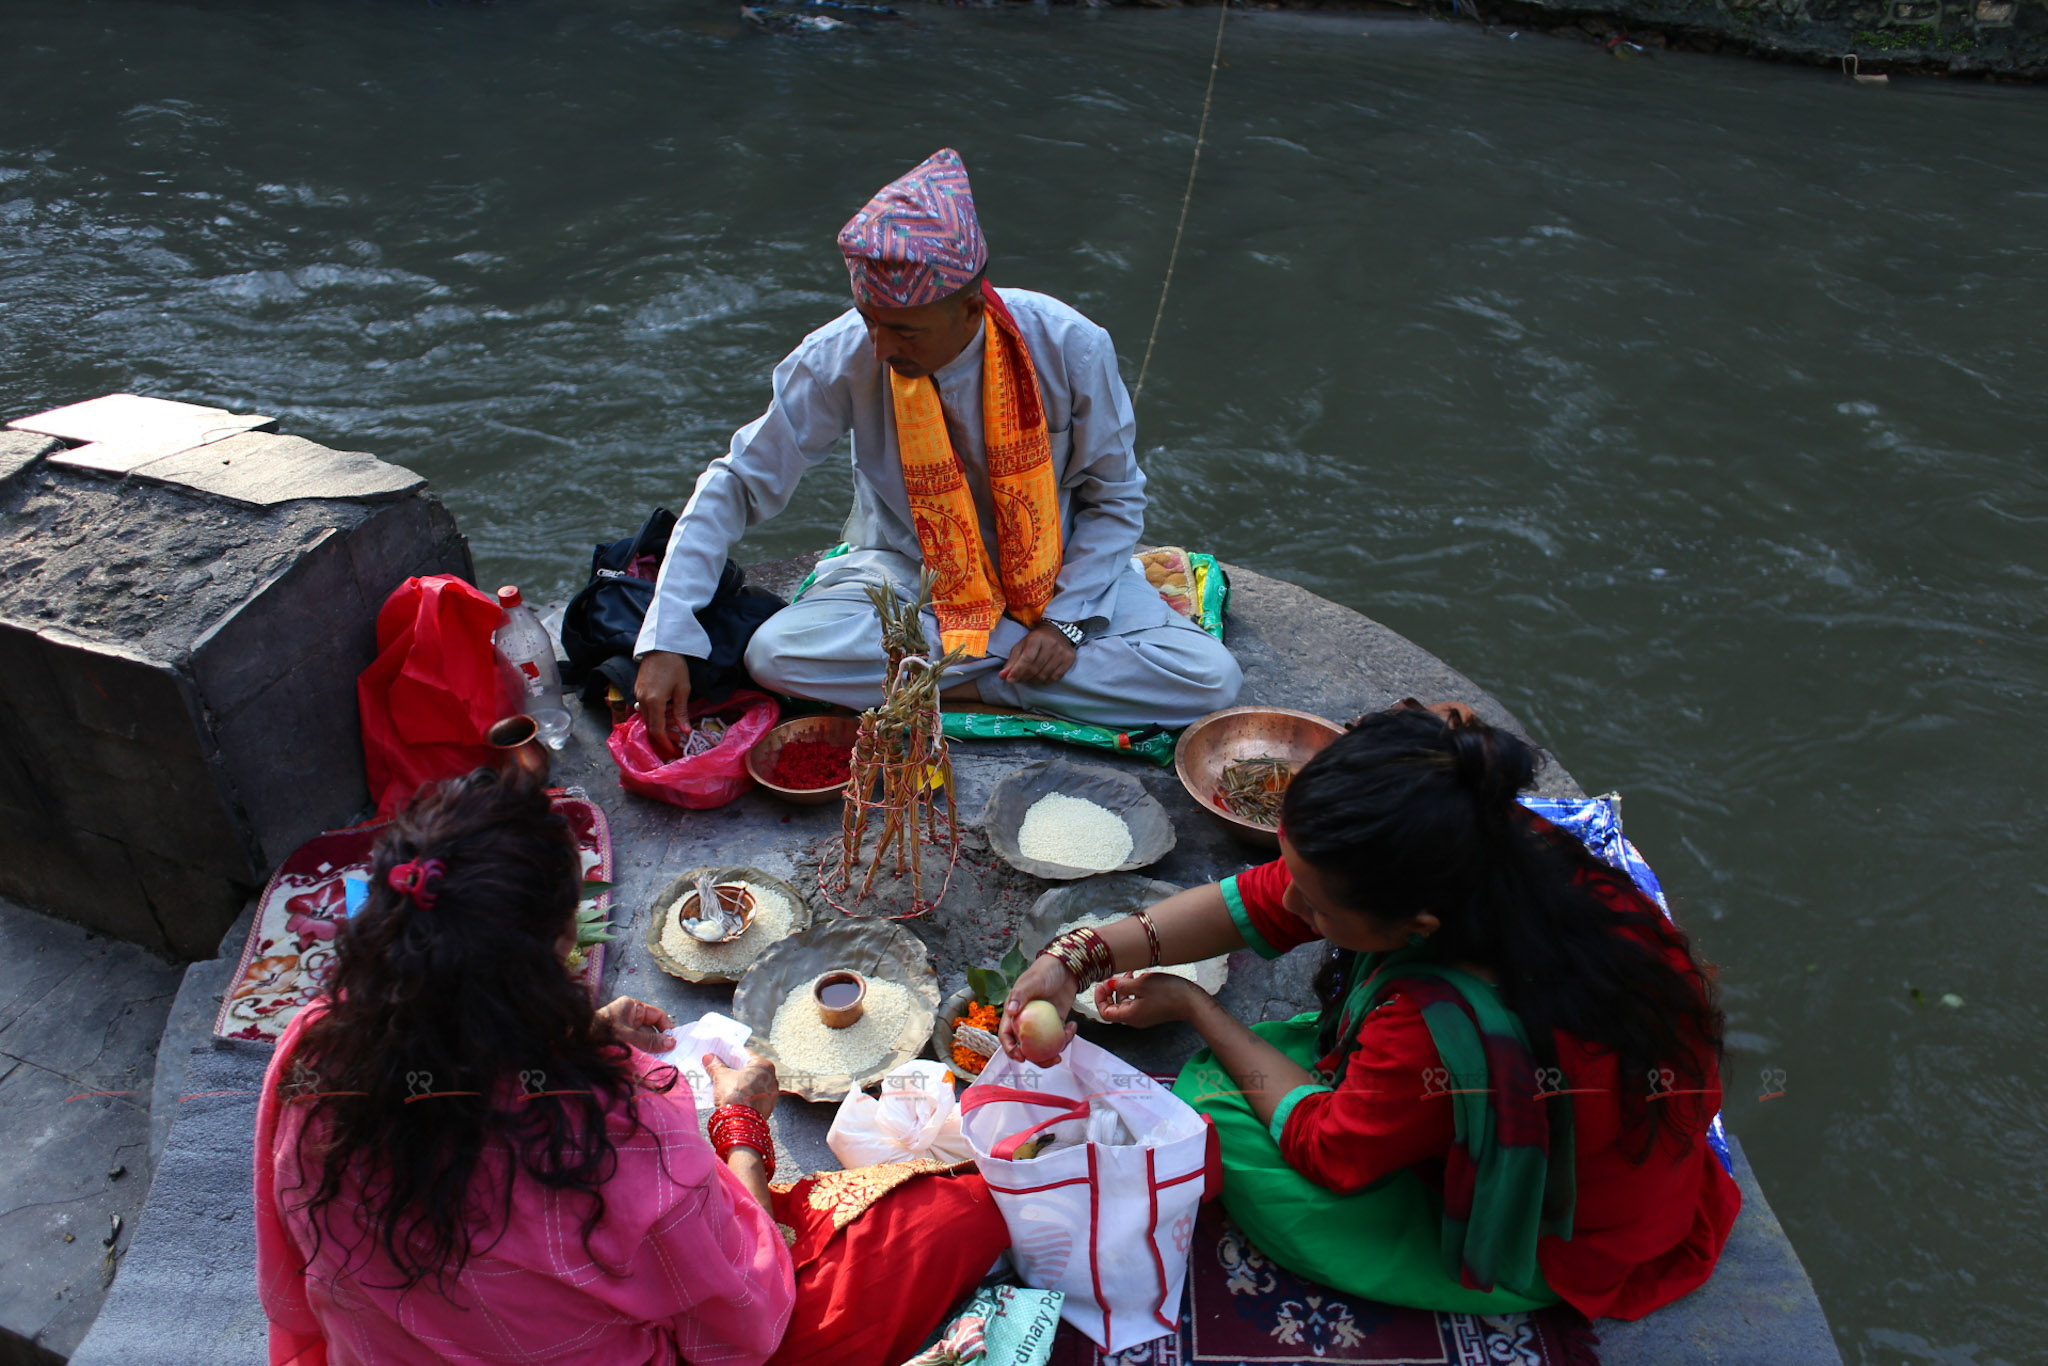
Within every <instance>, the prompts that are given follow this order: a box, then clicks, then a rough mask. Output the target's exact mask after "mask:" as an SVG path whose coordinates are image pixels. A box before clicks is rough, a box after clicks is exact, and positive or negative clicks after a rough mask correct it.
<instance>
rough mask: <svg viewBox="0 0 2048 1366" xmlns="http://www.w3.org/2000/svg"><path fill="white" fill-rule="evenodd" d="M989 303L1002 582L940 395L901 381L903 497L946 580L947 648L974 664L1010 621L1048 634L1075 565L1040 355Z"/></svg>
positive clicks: (990, 440) (937, 597)
mask: <svg viewBox="0 0 2048 1366" xmlns="http://www.w3.org/2000/svg"><path fill="white" fill-rule="evenodd" d="M981 293H982V298H983V299H984V300H986V301H987V311H986V312H985V313H984V315H983V324H982V325H983V328H984V330H985V331H984V336H985V345H984V347H983V354H982V368H981V420H982V430H983V434H984V440H985V441H986V443H987V445H988V477H989V487H990V492H991V494H992V495H993V497H994V499H995V511H996V553H997V555H998V556H1000V558H1001V561H1002V565H1001V570H1000V572H998V570H997V567H996V565H995V564H993V563H991V562H990V560H989V553H988V547H987V546H986V545H985V544H983V542H982V539H981V518H980V516H979V515H978V514H977V513H976V512H975V510H974V495H973V493H971V492H970V491H969V490H968V487H967V472H966V470H965V469H964V468H963V467H962V466H961V464H960V457H959V455H958V454H957V453H956V452H955V451H954V450H953V442H952V440H951V438H950V437H948V435H947V434H946V415H945V412H944V411H943V410H942V409H941V408H940V406H939V387H938V384H937V383H936V382H935V381H933V380H932V379H930V378H924V379H905V378H903V376H901V375H899V374H897V373H896V372H895V371H893V370H892V371H890V372H889V387H890V391H891V393H892V394H893V395H894V397H895V400H896V441H897V445H898V447H899V448H900V449H901V451H902V455H903V487H904V491H905V492H906V493H907V494H908V495H909V496H910V514H911V518H912V520H913V521H914V522H915V523H916V525H917V544H918V548H919V549H920V550H922V551H923V552H924V562H925V566H926V567H927V568H929V569H930V570H931V571H932V573H933V574H934V575H936V576H937V582H936V583H935V584H934V586H933V588H932V609H933V611H935V612H936V613H937V614H938V618H939V643H940V647H941V648H942V649H948V650H950V649H952V648H954V647H955V646H961V647H964V648H965V649H966V651H967V653H968V654H969V655H971V656H981V655H985V654H987V653H988V637H989V632H990V631H992V630H994V629H995V625H996V623H997V622H998V621H1001V620H1002V618H1003V614H1004V613H1005V612H1008V613H1009V614H1010V615H1011V616H1013V617H1015V618H1017V620H1019V621H1021V622H1023V623H1024V624H1025V625H1026V626H1036V625H1037V624H1038V621H1039V618H1040V617H1042V616H1043V615H1044V613H1045V605H1046V604H1047V603H1048V602H1051V601H1052V594H1053V585H1054V583H1055V581H1056V580H1057V579H1058V578H1059V573H1060V565H1061V563H1062V561H1063V560H1064V558H1065V548H1064V547H1063V545H1062V544H1061V538H1060V500H1059V484H1058V481H1057V480H1056V479H1055V478H1054V475H1053V468H1052V438H1051V437H1050V436H1049V435H1048V434H1047V432H1046V426H1045V407H1044V405H1043V404H1041V403H1040V402H1039V398H1038V374H1037V372H1036V371H1035V370H1034V369H1033V368H1032V365H1031V351H1030V349H1029V348H1028V347H1026V346H1025V344H1024V338H1023V336H1022V335H1021V334H1020V333H1019V332H1018V331H1017V323H1016V320H1015V319H1013V318H1012V317H1011V316H1010V310H1009V309H1007V308H1005V307H1004V306H1003V301H1002V300H1001V299H1000V298H998V297H997V296H996V292H995V290H993V289H991V288H990V287H989V285H988V282H987V281H985V280H984V281H983V282H982V286H981Z"/></svg>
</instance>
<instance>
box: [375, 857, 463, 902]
mask: <svg viewBox="0 0 2048 1366" xmlns="http://www.w3.org/2000/svg"><path fill="white" fill-rule="evenodd" d="M447 871H448V865H447V864H445V863H443V862H441V860H439V859H437V858H429V859H407V860H406V861H405V862H403V863H399V864H394V865H393V866H392V869H391V871H390V872H388V873H386V874H385V875H384V880H385V881H386V882H388V883H390V884H391V890H392V891H394V892H397V893H398V894H399V895H400V896H409V897H411V898H412V900H413V904H414V905H416V906H418V907H419V908H420V909H421V910H423V911H431V910H433V909H434V902H435V900H436V899H437V898H438V897H439V896H440V893H438V892H436V891H435V890H434V884H435V883H437V882H439V881H440V880H441V876H442V874H444V873H446V872H447Z"/></svg>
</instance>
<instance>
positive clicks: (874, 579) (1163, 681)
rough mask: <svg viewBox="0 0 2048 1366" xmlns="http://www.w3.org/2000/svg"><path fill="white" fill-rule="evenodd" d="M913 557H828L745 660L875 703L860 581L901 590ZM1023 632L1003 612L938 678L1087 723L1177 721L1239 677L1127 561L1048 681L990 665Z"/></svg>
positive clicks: (1220, 698)
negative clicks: (1109, 606) (1062, 673)
mask: <svg viewBox="0 0 2048 1366" xmlns="http://www.w3.org/2000/svg"><path fill="white" fill-rule="evenodd" d="M918 569H919V566H918V564H917V562H916V561H915V560H912V559H911V558H909V557H908V556H905V555H898V554H896V553H895V552H894V551H888V550H856V551H852V552H850V553H848V554H846V555H841V556H838V557H836V558H834V559H831V560H827V561H826V562H825V565H824V568H823V569H822V570H821V571H820V572H819V575H818V580H817V582H816V583H814V584H812V585H811V589H810V591H809V592H807V593H805V594H804V596H803V599H802V600H801V601H799V602H797V603H794V604H792V605H791V606H789V607H787V608H784V609H783V610H782V611H780V612H777V613H776V614H775V615H774V616H772V617H770V618H768V620H767V621H766V622H764V623H762V626H761V629H760V630H759V631H757V632H755V634H754V639H753V642H752V643H751V644H750V645H748V646H747V671H748V672H749V673H751V674H753V676H754V677H755V679H757V680H758V681H759V682H760V683H762V684H763V685H764V686H766V687H769V688H773V689H774V690H775V691H777V692H781V693H787V694H789V695H790V696H792V697H808V698H813V699H816V700H817V701H820V702H833V703H837V704H838V705H840V706H844V707H853V708H857V709H858V708H866V707H872V706H874V705H875V704H876V703H877V702H879V701H881V697H882V667H883V663H884V660H883V657H882V628H881V625H880V623H879V622H877V621H876V620H875V609H874V606H873V604H871V603H870V602H869V601H868V597H867V586H868V585H869V584H871V583H889V584H892V585H894V587H895V589H896V592H897V594H898V595H899V596H900V597H902V598H905V599H909V598H911V597H913V596H914V595H915V594H916V592H917V576H918ZM924 629H925V635H926V638H927V639H929V640H930V641H931V642H932V644H933V647H934V649H936V648H937V644H938V639H939V626H938V622H937V620H936V619H935V618H934V617H933V616H932V614H931V613H930V612H927V613H925V618H924ZM1024 635H1025V628H1024V626H1023V625H1021V624H1020V623H1018V622H1016V621H1012V620H1011V619H1010V618H1008V617H1005V618H1003V620H1002V621H1001V622H1000V623H999V624H998V625H997V626H996V629H995V631H994V632H993V633H992V634H991V635H990V637H989V652H988V654H987V655H986V656H984V657H983V658H981V659H970V660H967V661H965V662H963V663H962V664H960V665H958V666H957V667H956V668H954V669H953V670H951V671H949V672H948V673H947V674H946V677H945V685H946V686H948V687H950V686H952V685H953V684H956V683H965V682H968V681H972V682H973V683H975V684H976V686H977V687H978V688H979V689H980V692H981V699H982V701H984V702H988V703H991V704H993V705H996V706H1001V707H1012V708H1016V709H1018V710H1020V711H1037V712H1047V713H1050V714H1052V715H1054V716H1062V717H1066V718H1067V719H1069V720H1073V721H1087V722H1091V723H1093V724H1095V725H1102V726H1117V727H1131V726H1144V725H1160V726H1169V727H1179V726H1185V725H1187V724H1188V723H1189V722H1191V721H1193V720H1194V719H1195V718H1196V717H1199V716H1202V715H1205V714H1206V713H1208V712H1212V711H1216V710H1218V709H1220V708H1223V707H1227V706H1229V705H1230V704H1231V703H1232V702H1234V701H1236V700H1237V690H1238V688H1239V686H1240V685H1241V684H1242V683H1243V682H1244V675H1243V673H1242V672H1241V671H1240V670H1239V669H1238V666H1237V661H1236V660H1235V659H1233V658H1232V657H1231V654H1230V651H1229V650H1227V649H1225V648H1224V646H1223V644H1222V643H1221V642H1220V641H1218V640H1216V639H1215V638H1214V637H1213V636H1211V635H1209V634H1208V633H1207V632H1206V631H1204V630H1202V628H1201V627H1199V626H1197V625H1195V624H1194V623H1193V622H1191V621H1189V620H1188V619H1187V618H1185V617H1183V616H1181V615H1180V614H1179V613H1177V612H1175V611H1174V610H1173V609H1172V608H1170V607H1168V606H1167V605H1166V603H1165V601H1164V600H1162V599H1161V598H1160V596H1159V593H1158V591H1157V590H1156V589H1154V588H1153V587H1152V585H1151V584H1150V583H1147V582H1146V580H1145V576H1144V575H1143V574H1142V573H1140V572H1139V571H1138V570H1136V569H1135V568H1126V569H1125V571H1124V576H1123V578H1122V579H1120V580H1119V581H1118V583H1117V596H1116V610H1115V612H1114V614H1113V615H1112V616H1111V618H1110V621H1109V628H1108V630H1106V631H1103V632H1101V633H1099V634H1093V635H1091V636H1089V638H1088V639H1087V640H1086V641H1085V642H1083V643H1082V645H1081V647H1080V649H1078V650H1077V651H1075V654H1074V667H1073V668H1071V669H1069V670H1068V671H1067V675H1066V677H1064V678H1062V679H1060V680H1059V681H1058V682H1057V683H1051V684H1048V685H1046V686H1043V687H1031V686H1027V685H1025V684H1021V683H1009V682H1005V681H1004V680H1002V679H1001V678H999V677H997V676H996V673H997V670H999V669H1001V668H1002V667H1003V663H1004V661H1005V660H1007V659H1008V658H1009V655H1010V651H1011V650H1013V649H1015V648H1016V647H1017V644H1018V642H1019V641H1021V640H1023V638H1024Z"/></svg>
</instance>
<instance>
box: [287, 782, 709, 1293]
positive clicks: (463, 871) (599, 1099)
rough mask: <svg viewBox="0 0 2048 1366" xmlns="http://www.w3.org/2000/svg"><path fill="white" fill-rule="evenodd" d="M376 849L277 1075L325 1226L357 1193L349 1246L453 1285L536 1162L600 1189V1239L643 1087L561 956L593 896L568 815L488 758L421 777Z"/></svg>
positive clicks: (418, 1276) (540, 1175)
mask: <svg viewBox="0 0 2048 1366" xmlns="http://www.w3.org/2000/svg"><path fill="white" fill-rule="evenodd" d="M374 858H375V863H374V870H373V873H372V876H371V880H370V897H369V901H368V903H367V904H366V905H365V906H364V907H363V908H362V910H361V911H360V912H358V913H357V915H356V916H355V918H353V919H352V920H349V921H348V922H346V924H345V925H344V926H343V928H342V930H341V932H340V934H339V935H338V936H337V938H336V941H335V948H336V966H335V972H334V976H333V978H332V979H331V981H330V982H329V983H328V987H327V997H328V1002H327V1009H326V1011H325V1012H324V1013H323V1014H321V1015H320V1016H319V1018H317V1019H316V1020H314V1021H313V1022H312V1023H311V1024H310V1025H308V1026H307V1028H306V1030H305V1032H304V1034H303V1035H301V1037H300V1039H299V1043H298V1047H297V1050H296V1053H295V1056H294V1065H293V1066H292V1068H291V1069H290V1071H289V1074H288V1075H287V1077H286V1078H285V1081H284V1086H283V1090H282V1097H283V1099H284V1100H285V1101H286V1102H287V1103H292V1104H303V1105H306V1106H309V1107H311V1109H312V1113H311V1114H309V1115H308V1116H307V1120H306V1124H305V1126H304V1127H303V1129H302V1130H301V1131H300V1137H299V1157H300V1161H301V1165H302V1170H303V1171H305V1172H306V1173H307V1174H308V1175H307V1182H308V1183H311V1182H312V1181H313V1180H314V1177H313V1175H312V1174H313V1173H317V1174H318V1176H317V1184H316V1185H315V1187H314V1190H313V1192H312V1194H311V1196H310V1197H309V1198H307V1199H306V1201H305V1208H306V1209H307V1211H308V1213H309V1215H310V1216H311V1222H312V1224H313V1226H314V1229H315V1233H316V1237H321V1236H333V1235H334V1233H335V1228H336V1221H335V1220H333V1219H330V1218H323V1217H322V1215H323V1212H325V1211H326V1210H327V1209H328V1207H329V1206H330V1205H332V1204H333V1203H334V1202H335V1200H336V1199H337V1198H338V1197H340V1196H341V1195H342V1194H343V1192H344V1190H348V1192H349V1198H350V1199H351V1200H352V1201H353V1202H355V1203H356V1204H357V1206H358V1209H357V1218H359V1219H360V1221H361V1224H362V1227H363V1228H365V1229H366V1230H368V1231H369V1234H370V1238H371V1241H372V1242H373V1243H374V1248H360V1247H358V1246H351V1247H350V1248H349V1249H348V1257H349V1259H351V1260H352V1259H353V1257H354V1255H355V1253H356V1252H357V1251H359V1250H360V1251H364V1252H365V1254H366V1259H367V1257H368V1255H369V1254H370V1253H372V1252H377V1253H381V1254H382V1257H383V1259H384V1260H385V1261H386V1262H388V1263H389V1266H390V1268H391V1270H393V1271H395V1272H396V1274H397V1275H398V1276H399V1277H400V1278H401V1280H400V1284H401V1285H402V1286H403V1287H405V1288H410V1287H412V1286H414V1285H416V1284H418V1283H419V1282H420V1281H421V1280H423V1279H427V1278H432V1279H433V1281H434V1282H435V1284H436V1285H441V1284H443V1279H442V1278H443V1277H444V1276H453V1275H455V1274H456V1273H459V1272H460V1271H461V1269H462V1267H463V1266H464V1264H465V1263H466V1262H467V1261H468V1259H469V1257H470V1255H471V1253H472V1250H473V1245H474V1244H475V1242H476V1240H477V1239H478V1238H479V1236H481V1235H482V1234H484V1233H485V1231H486V1230H489V1229H491V1228H493V1227H495V1228H496V1229H497V1231H498V1234H500V1235H502V1233H503V1230H504V1224H505V1222H506V1218H507V1216H508V1215H509V1212H510V1208H511V1200H512V1180H511V1177H512V1176H513V1175H514V1174H515V1171H514V1168H522V1167H523V1168H524V1170H525V1171H526V1172H527V1173H529V1174H530V1175H531V1176H532V1177H533V1178H534V1179H536V1180H538V1181H540V1182H542V1183H543V1184H545V1185H548V1186H551V1187H555V1188H557V1189H572V1190H577V1191H582V1192H584V1193H586V1194H588V1195H589V1197H590V1209H589V1212H588V1214H587V1215H586V1217H585V1219H584V1222H583V1242H584V1247H585V1250H586V1251H588V1249H589V1247H590V1236H591V1234H592V1232H593V1231H594V1230H595V1229H596V1228H597V1225H598V1223H599V1221H600V1220H601V1219H602V1218H603V1217H604V1190H603V1188H604V1183H605V1181H606V1180H607V1179H608V1178H609V1177H610V1176H611V1174H612V1172H613V1171H614V1170H615V1168H616V1165H617V1152H616V1149H615V1147H614V1144H613V1138H612V1136H611V1135H610V1134H609V1133H608V1132H607V1116H608V1115H612V1116H614V1117H616V1115H617V1114H618V1113H619V1112H620V1111H621V1110H623V1114H624V1118H625V1124H626V1128H625V1131H624V1132H626V1133H627V1134H630V1133H632V1132H635V1131H637V1128H638V1124H639V1115H638V1111H637V1109H636V1108H635V1101H634V1096H635V1091H636V1089H637V1087H638V1086H639V1085H643V1084H644V1083H636V1080H635V1074H634V1072H633V1071H632V1070H631V1068H630V1066H629V1053H628V1051H627V1049H626V1048H625V1046H624V1045H622V1044H618V1043H615V1042H612V1041H611V1040H610V1039H609V1038H608V1037H607V1036H606V1035H605V1034H604V1032H603V1031H601V1030H600V1028H599V1027H598V1025H597V1022H596V1017H595V1012H594V1011H593V1010H592V1008H591V1003H590V997H589V994H588V993H587V992H586V991H585V989H584V988H583V986H582V985H581V984H579V983H578V982H576V981H575V980H574V979H572V978H571V977H570V975H569V973H568V971H567V970H566V968H565V967H564V965H563V962H562V958H561V956H560V948H559V941H560V939H561V937H562V936H563V935H564V934H565V933H567V932H568V931H569V930H570V929H571V927H572V926H573V924H574V920H575V909H576V904H577V902H578V900H579V899H580V897H581V892H582V867H581V862H580V859H579V856H578V854H577V851H576V846H575V843H574V841H573V839H572V838H571V835H570V832H569V827H568V824H567V822H565V821H564V820H563V819H562V817H561V816H560V815H559V814H558V813H556V811H555V810H554V809H553V807H552V806H551V804H550V803H549V801H548V797H547V794H546V792H545V791H543V790H542V788H541V787H540V786H539V785H538V784H537V783H534V782H532V781H531V780H529V779H525V778H522V777H516V776H515V777H512V778H506V779H500V778H498V777H497V776H496V775H494V774H492V773H491V772H489V771H488V770H482V769H480V770H478V771H477V772H475V773H473V774H471V775H469V776H468V777H466V778H458V779H452V780H450V781H448V782H445V783H441V784H438V785H436V786H435V787H432V788H429V789H426V790H425V791H423V792H422V793H421V795H420V796H419V797H417V798H416V799H415V800H414V801H413V803H412V804H411V805H410V806H408V807H407V808H406V809H405V810H404V811H403V812H402V813H400V815H399V816H398V817H397V819H396V820H394V821H393V822H392V823H391V825H390V826H389V827H388V828H387V829H386V830H385V831H384V832H383V833H382V834H381V835H380V836H379V837H378V839H377V844H376V852H375V856H374ZM427 860H434V861H436V862H438V864H439V865H440V866H439V869H438V870H437V871H436V872H434V873H431V874H429V875H428V876H427V877H426V879H425V880H424V881H423V882H422V883H421V890H419V891H416V892H413V893H410V894H408V893H406V892H404V891H400V890H398V889H396V888H394V887H393V886H392V885H391V878H390V874H391V871H392V869H393V868H394V867H400V866H401V865H404V864H407V863H413V864H415V865H423V864H424V863H425V862H426V861H427ZM404 880H405V879H404V874H403V873H401V877H400V881H404ZM673 1084H674V1083H673V1079H672V1078H670V1079H669V1080H668V1085H673ZM658 1089H665V1088H658ZM543 1092H544V1093H546V1094H540V1093H543ZM316 1136H317V1137H316ZM494 1144H503V1145H506V1146H507V1147H509V1149H510V1153H511V1157H512V1162H513V1168H508V1169H507V1178H508V1179H507V1180H505V1181H504V1182H503V1183H502V1188H501V1189H496V1190H490V1189H485V1188H484V1187H485V1186H486V1185H487V1184H489V1183H487V1182H484V1181H481V1180H477V1179H475V1178H476V1176H477V1169H478V1165H479V1160H480V1159H481V1157H482V1156H483V1154H484V1152H485V1150H486V1148H487V1147H490V1146H492V1145H494ZM490 1241H491V1242H495V1241H496V1238H495V1236H494V1237H492V1238H491V1240H490ZM594 1260H596V1259H595V1258H594V1257H593V1261H594ZM366 1264H367V1260H366Z"/></svg>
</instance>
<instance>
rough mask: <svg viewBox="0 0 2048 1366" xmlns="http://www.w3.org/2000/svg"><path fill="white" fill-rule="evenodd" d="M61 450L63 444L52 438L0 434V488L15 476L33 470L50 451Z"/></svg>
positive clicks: (23, 433) (22, 434)
mask: <svg viewBox="0 0 2048 1366" xmlns="http://www.w3.org/2000/svg"><path fill="white" fill-rule="evenodd" d="M62 449H64V443H63V442H61V441H59V440H57V439H56V438H55V437H53V436H38V435H37V434H36V433H34V432H0V486H4V485H5V484H6V483H7V481H8V480H10V479H12V478H14V477H15V476H16V475H19V474H25V473H27V472H28V471H29V470H32V469H34V468H35V467H36V466H37V465H38V464H40V463H41V462H42V460H43V458H44V457H45V456H47V455H49V454H50V453H51V452H52V451H60V450H62Z"/></svg>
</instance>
